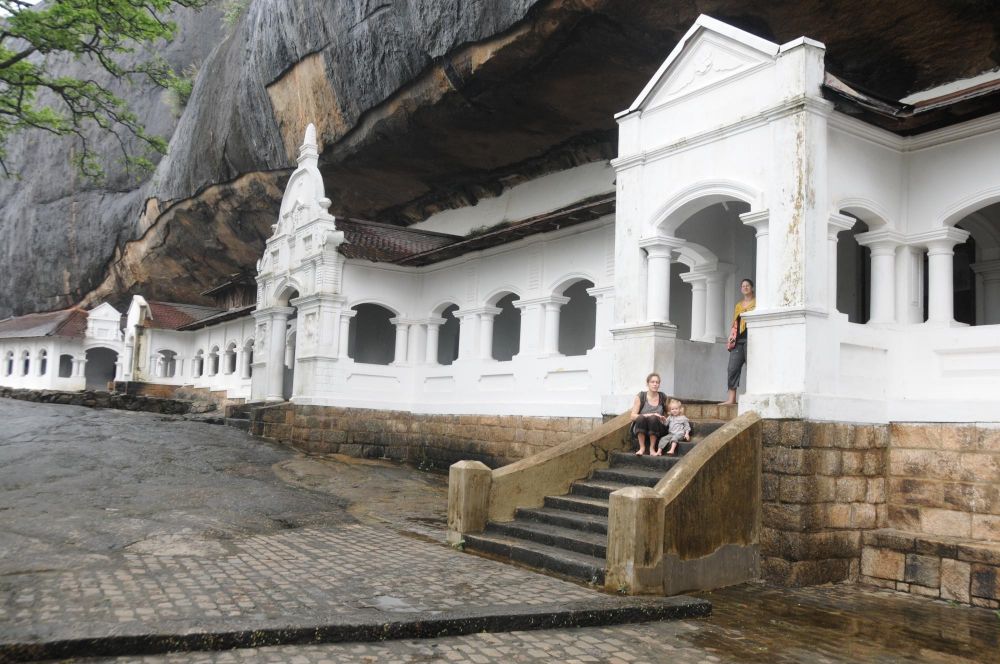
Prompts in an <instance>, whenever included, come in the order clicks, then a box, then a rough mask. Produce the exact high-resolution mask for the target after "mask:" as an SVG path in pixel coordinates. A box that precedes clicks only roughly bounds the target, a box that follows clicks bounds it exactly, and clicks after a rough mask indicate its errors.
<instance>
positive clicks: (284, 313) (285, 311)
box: [253, 306, 295, 322]
mask: <svg viewBox="0 0 1000 664" xmlns="http://www.w3.org/2000/svg"><path fill="white" fill-rule="evenodd" d="M293 313H295V308H294V307H279V306H273V307H265V308H263V309H257V310H256V311H254V312H253V317H254V320H256V321H258V322H260V321H266V320H271V319H272V318H279V317H280V318H288V317H289V316H291V315H292V314H293Z"/></svg>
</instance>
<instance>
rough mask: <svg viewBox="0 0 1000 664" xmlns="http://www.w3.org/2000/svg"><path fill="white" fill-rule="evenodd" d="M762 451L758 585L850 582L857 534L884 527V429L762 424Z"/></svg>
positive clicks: (886, 436) (855, 573)
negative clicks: (759, 582) (761, 577)
mask: <svg viewBox="0 0 1000 664" xmlns="http://www.w3.org/2000/svg"><path fill="white" fill-rule="evenodd" d="M763 443H764V448H763V453H764V459H763V525H764V527H763V529H762V532H761V558H762V560H761V572H762V576H763V577H764V579H765V580H768V581H771V582H773V583H779V584H785V585H792V586H801V585H811V584H817V583H826V582H830V581H843V580H849V579H856V578H857V576H858V570H859V565H860V557H861V546H862V533H863V532H864V531H866V530H871V529H874V528H879V527H882V526H884V525H885V523H886V518H887V509H886V504H885V502H886V485H885V484H886V483H885V468H886V457H887V454H888V446H889V427H888V426H887V425H873V424H845V423H834V422H808V421H803V420H765V421H764V429H763Z"/></svg>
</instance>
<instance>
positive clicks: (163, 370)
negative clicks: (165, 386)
mask: <svg viewBox="0 0 1000 664" xmlns="http://www.w3.org/2000/svg"><path fill="white" fill-rule="evenodd" d="M156 363H157V369H158V371H157V375H159V376H161V377H163V378H173V377H174V376H175V375H177V353H175V352H174V351H172V350H161V351H160V352H159V353H158V354H157V361H156Z"/></svg>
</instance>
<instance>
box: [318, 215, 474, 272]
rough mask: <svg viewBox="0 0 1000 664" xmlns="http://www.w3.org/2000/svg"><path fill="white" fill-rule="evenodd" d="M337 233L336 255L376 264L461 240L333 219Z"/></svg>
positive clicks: (405, 229) (412, 230)
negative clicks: (339, 233)
mask: <svg viewBox="0 0 1000 664" xmlns="http://www.w3.org/2000/svg"><path fill="white" fill-rule="evenodd" d="M337 230H340V231H344V239H345V240H346V241H345V242H344V244H342V245H340V253H342V254H343V255H344V256H346V257H347V258H362V259H365V260H370V261H373V262H376V263H395V262H396V261H398V260H400V259H403V258H406V257H407V256H412V255H413V254H419V253H423V252H425V251H431V250H433V249H439V248H441V247H446V246H448V245H450V244H454V243H455V242H458V241H459V240H461V239H462V238H461V237H460V236H458V235H448V234H446V233H435V232H433V231H421V230H416V229H412V228H404V227H402V226H393V225H392V224H381V223H378V222H376V221H364V220H362V219H349V218H346V217H337Z"/></svg>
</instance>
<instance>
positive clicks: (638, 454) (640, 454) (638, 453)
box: [635, 448, 646, 456]
mask: <svg viewBox="0 0 1000 664" xmlns="http://www.w3.org/2000/svg"><path fill="white" fill-rule="evenodd" d="M645 453H646V450H644V449H641V448H640V449H639V451H638V452H636V453H635V455H636V456H642V455H643V454H645Z"/></svg>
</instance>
